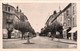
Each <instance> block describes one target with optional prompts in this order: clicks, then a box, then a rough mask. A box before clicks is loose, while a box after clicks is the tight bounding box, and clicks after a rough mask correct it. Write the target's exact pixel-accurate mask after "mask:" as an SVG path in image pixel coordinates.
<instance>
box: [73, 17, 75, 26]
mask: <svg viewBox="0 0 80 51" xmlns="http://www.w3.org/2000/svg"><path fill="white" fill-rule="evenodd" d="M74 26H75V24H74V18H73V27H74Z"/></svg>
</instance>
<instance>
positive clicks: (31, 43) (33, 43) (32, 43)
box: [23, 43, 35, 44]
mask: <svg viewBox="0 0 80 51" xmlns="http://www.w3.org/2000/svg"><path fill="white" fill-rule="evenodd" d="M23 44H35V43H23Z"/></svg>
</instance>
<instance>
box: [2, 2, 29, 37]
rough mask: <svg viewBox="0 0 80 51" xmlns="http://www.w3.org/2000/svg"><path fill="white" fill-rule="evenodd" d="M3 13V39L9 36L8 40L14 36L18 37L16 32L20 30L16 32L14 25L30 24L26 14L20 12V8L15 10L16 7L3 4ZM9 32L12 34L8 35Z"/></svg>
mask: <svg viewBox="0 0 80 51" xmlns="http://www.w3.org/2000/svg"><path fill="white" fill-rule="evenodd" d="M2 13H3V38H7V37H8V36H10V37H8V38H11V37H13V36H14V37H16V33H14V32H15V31H17V32H18V30H15V28H14V24H16V23H18V22H20V21H26V22H28V19H27V17H26V16H25V15H24V13H22V12H21V10H19V8H18V7H16V9H15V8H14V6H11V5H9V4H3V3H2ZM21 19H22V20H21ZM9 30H10V31H11V32H12V33H11V34H9V33H8V31H9ZM18 33H19V32H18Z"/></svg>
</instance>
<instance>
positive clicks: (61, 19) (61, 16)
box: [47, 3, 77, 40]
mask: <svg viewBox="0 0 80 51" xmlns="http://www.w3.org/2000/svg"><path fill="white" fill-rule="evenodd" d="M76 14H77V13H76V3H69V4H68V5H67V6H66V7H65V8H64V9H63V10H60V11H59V12H57V13H56V15H55V16H54V17H49V19H48V21H47V24H53V23H54V22H56V23H59V24H60V25H61V26H62V28H63V30H62V34H63V38H65V39H71V40H77V23H76V21H77V20H76V17H77V15H76Z"/></svg>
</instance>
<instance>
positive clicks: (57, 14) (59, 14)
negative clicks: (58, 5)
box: [52, 3, 72, 22]
mask: <svg viewBox="0 0 80 51" xmlns="http://www.w3.org/2000/svg"><path fill="white" fill-rule="evenodd" d="M71 4H72V3H69V4H68V5H67V6H66V7H65V8H64V9H63V10H62V11H60V12H58V13H57V15H56V16H55V19H57V17H58V16H59V15H60V14H62V13H63V12H64V11H65V10H66V9H68V8H69V7H70V6H71ZM55 19H54V20H55ZM54 20H53V21H54ZM53 21H52V22H53Z"/></svg>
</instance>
